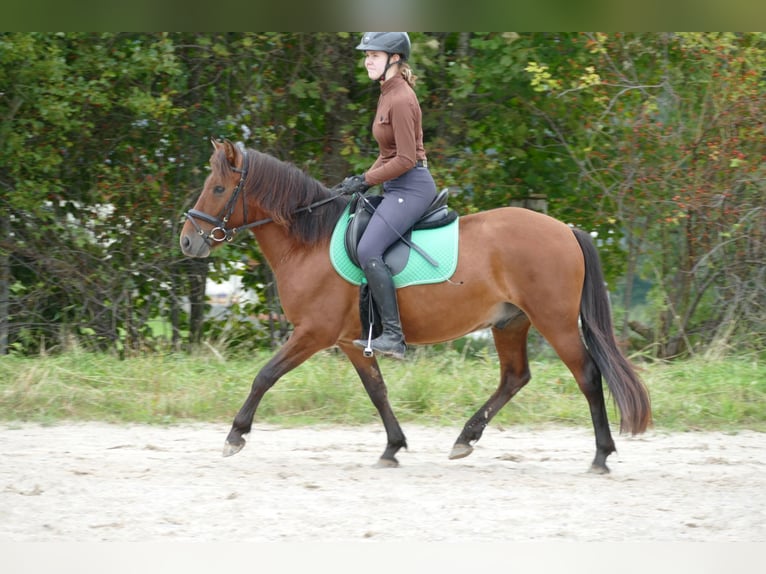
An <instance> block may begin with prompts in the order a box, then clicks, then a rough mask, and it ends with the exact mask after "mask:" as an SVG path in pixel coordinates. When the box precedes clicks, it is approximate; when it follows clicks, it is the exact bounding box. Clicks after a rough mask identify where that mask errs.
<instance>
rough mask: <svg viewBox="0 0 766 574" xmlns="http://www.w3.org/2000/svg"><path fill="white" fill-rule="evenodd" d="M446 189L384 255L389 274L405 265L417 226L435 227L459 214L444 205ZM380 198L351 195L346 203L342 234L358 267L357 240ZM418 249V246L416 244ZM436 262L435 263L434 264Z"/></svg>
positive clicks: (380, 196)
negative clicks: (346, 216) (344, 223)
mask: <svg viewBox="0 0 766 574" xmlns="http://www.w3.org/2000/svg"><path fill="white" fill-rule="evenodd" d="M447 198H448V190H446V189H444V190H442V191H441V192H440V193H439V194H438V195H437V196H436V198H435V199H434V200H433V202H432V203H431V205H430V206H428V209H427V210H426V212H425V213H424V214H423V215H422V217H421V218H420V219H418V220H417V221H416V222H415V225H413V226H412V228H411V229H409V230H408V231H407V232H406V233H405V234H404V235H403V237H404V240H402V239H399V240H398V241H396V242H395V243H394V244H393V245H391V247H389V248H388V249H387V250H386V252H385V253H384V254H383V261H384V262H385V263H386V265H387V266H388V268H389V269H391V274H392V275H396V274H398V273H399V272H401V271H402V270H403V269H404V268H405V267H406V265H407V261H408V260H409V257H410V251H411V246H412V245H413V244H412V232H413V231H414V230H417V229H435V228H437V227H443V226H445V225H449V224H450V223H452V222H453V221H455V220H456V219H457V217H458V215H457V212H455V211H453V210H451V209H449V207H448V206H447ZM382 200H383V196H382V195H372V196H370V197H361V196H359V195H356V196H354V198H353V199H352V200H351V203H350V204H349V213H350V215H349V222H348V228H347V229H346V234H345V237H344V242H345V247H346V252H347V253H348V257H349V259H350V260H351V261H352V262H353V263H354V265H356V266H357V267H361V265H360V263H359V257H358V255H357V252H356V249H357V246H358V245H359V240H360V239H361V238H362V234H363V233H364V230H365V229H367V225H368V224H369V223H370V218H371V217H372V214H373V213H374V212H375V208H377V207H378V205H379V204H380V202H381V201H382ZM415 248H417V246H415ZM437 265H438V264H437Z"/></svg>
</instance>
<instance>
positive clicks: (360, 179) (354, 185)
mask: <svg viewBox="0 0 766 574" xmlns="http://www.w3.org/2000/svg"><path fill="white" fill-rule="evenodd" d="M371 187H372V186H371V185H369V184H368V183H367V182H366V181H365V180H364V174H362V175H351V176H349V177H347V178H346V179H344V180H343V181H342V182H341V184H340V193H342V194H344V195H352V194H354V193H364V192H366V191H367V190H368V189H370V188H371Z"/></svg>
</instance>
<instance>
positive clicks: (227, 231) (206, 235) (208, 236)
mask: <svg viewBox="0 0 766 574" xmlns="http://www.w3.org/2000/svg"><path fill="white" fill-rule="evenodd" d="M231 169H232V170H234V171H235V172H236V173H239V174H240V176H239V183H237V187H235V188H234V191H233V192H232V194H231V197H230V198H229V201H227V202H226V205H225V206H224V207H223V210H222V211H221V215H220V216H219V217H213V216H212V215H208V214H207V213H205V212H204V211H199V210H197V209H190V210H189V211H187V212H186V219H188V220H189V221H190V222H191V224H192V225H193V226H194V229H196V230H197V233H199V234H200V235H201V236H202V238H203V239H204V240H205V242H209V240H212V241H215V242H218V243H219V242H221V241H232V240H233V239H234V235H236V234H237V232H238V231H240V230H242V229H252V228H254V227H258V226H261V225H264V224H266V223H271V222H272V221H274V219H273V218H271V217H267V218H265V219H258V220H256V221H251V222H250V223H245V224H244V225H240V226H239V227H231V228H229V227H227V225H228V223H229V219H231V216H232V214H233V213H234V208H235V207H236V205H237V199H238V198H239V195H240V192H241V193H242V219H243V221H245V222H247V202H246V201H245V192H244V190H243V188H242V186H243V184H244V183H245V178H246V177H247V150H243V152H242V169H237V168H236V167H232V168H231ZM340 195H341V194H337V195H335V194H333V195H330V196H329V197H325V198H324V199H320V200H319V201H315V202H314V203H312V204H311V205H307V206H305V207H300V208H298V209H296V210H295V211H294V212H293V213H300V212H302V211H309V212H310V211H311V210H312V209H314V208H315V207H319V206H320V205H324V204H326V203H330V202H331V201H332V200H333V199H335V198H337V197H339V196H340ZM197 219H200V220H202V221H205V222H206V223H210V224H212V225H213V226H214V227H213V228H212V229H211V230H210V231H208V232H205V230H204V229H202V228H201V227H200V226H199V224H198V223H197V221H196V220H197Z"/></svg>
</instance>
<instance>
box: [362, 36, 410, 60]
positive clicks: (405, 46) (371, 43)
mask: <svg viewBox="0 0 766 574" xmlns="http://www.w3.org/2000/svg"><path fill="white" fill-rule="evenodd" d="M410 48H411V44H410V37H409V36H408V35H407V32H365V33H364V35H363V36H362V41H361V42H359V45H358V46H357V47H356V49H357V50H364V51H367V50H374V51H378V52H386V53H388V54H399V55H400V56H401V57H402V59H403V60H409V58H410Z"/></svg>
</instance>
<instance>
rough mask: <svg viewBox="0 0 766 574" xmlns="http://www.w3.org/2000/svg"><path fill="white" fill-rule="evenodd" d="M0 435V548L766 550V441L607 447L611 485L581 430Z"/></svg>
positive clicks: (637, 440)
mask: <svg viewBox="0 0 766 574" xmlns="http://www.w3.org/2000/svg"><path fill="white" fill-rule="evenodd" d="M404 430H405V433H406V434H407V438H408V442H409V445H410V450H409V451H402V452H401V453H400V455H399V461H400V463H401V466H400V467H399V468H396V469H379V468H374V463H375V462H376V461H377V458H378V456H379V455H380V454H381V453H382V452H383V448H384V445H385V433H384V431H383V428H382V426H369V427H367V426H365V427H336V426H332V427H310V428H296V429H290V428H277V427H272V426H266V425H256V426H255V427H254V430H253V433H251V434H250V436H249V437H248V444H247V446H246V447H245V449H244V450H243V451H242V452H241V453H239V454H238V455H236V456H234V457H231V458H222V456H221V448H222V446H223V442H224V439H225V437H226V433H227V432H228V426H227V425H224V424H220V425H209V424H206V425H197V424H195V425H188V426H170V427H155V426H143V425H131V426H127V427H124V426H117V425H107V424H98V423H84V424H57V425H53V426H40V425H33V424H21V423H19V424H12V423H4V424H3V425H2V426H0V541H11V542H26V541H38V542H55V541H64V542H92V541H112V542H128V541H129V542H147V541H163V540H169V541H238V542H248V541H250V542H275V541H284V542H300V543H306V542H308V543H311V542H349V541H402V542H466V541H468V542H519V541H601V542H604V541H606V542H609V541H652V542H677V541H696V542H726V541H747V542H763V541H764V540H766V434H764V433H757V432H750V431H743V432H738V433H732V434H726V433H717V432H690V433H663V432H661V431H651V432H649V433H647V434H645V435H643V436H639V437H627V436H620V435H615V440H616V442H617V448H618V449H619V452H618V453H615V454H613V455H612V456H611V457H610V458H609V460H608V462H609V465H610V468H611V469H612V473H611V474H610V475H607V476H598V475H592V474H588V473H587V472H586V471H587V469H588V467H589V465H590V462H591V460H592V458H593V454H594V446H593V434H592V432H591V430H590V429H589V428H588V429H571V428H561V427H554V428H550V429H542V430H541V429H526V428H521V427H508V428H505V429H498V428H493V427H490V428H488V429H487V431H486V432H485V435H484V437H483V438H482V440H481V441H480V442H479V443H478V444H477V445H476V450H475V451H474V453H473V454H472V455H471V456H470V457H468V458H465V459H462V460H455V461H450V460H448V459H447V454H448V453H449V450H450V448H451V446H452V443H453V442H454V440H455V438H456V437H457V435H458V433H459V431H460V428H459V427H457V426H456V427H455V428H433V427H423V426H416V425H404Z"/></svg>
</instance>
